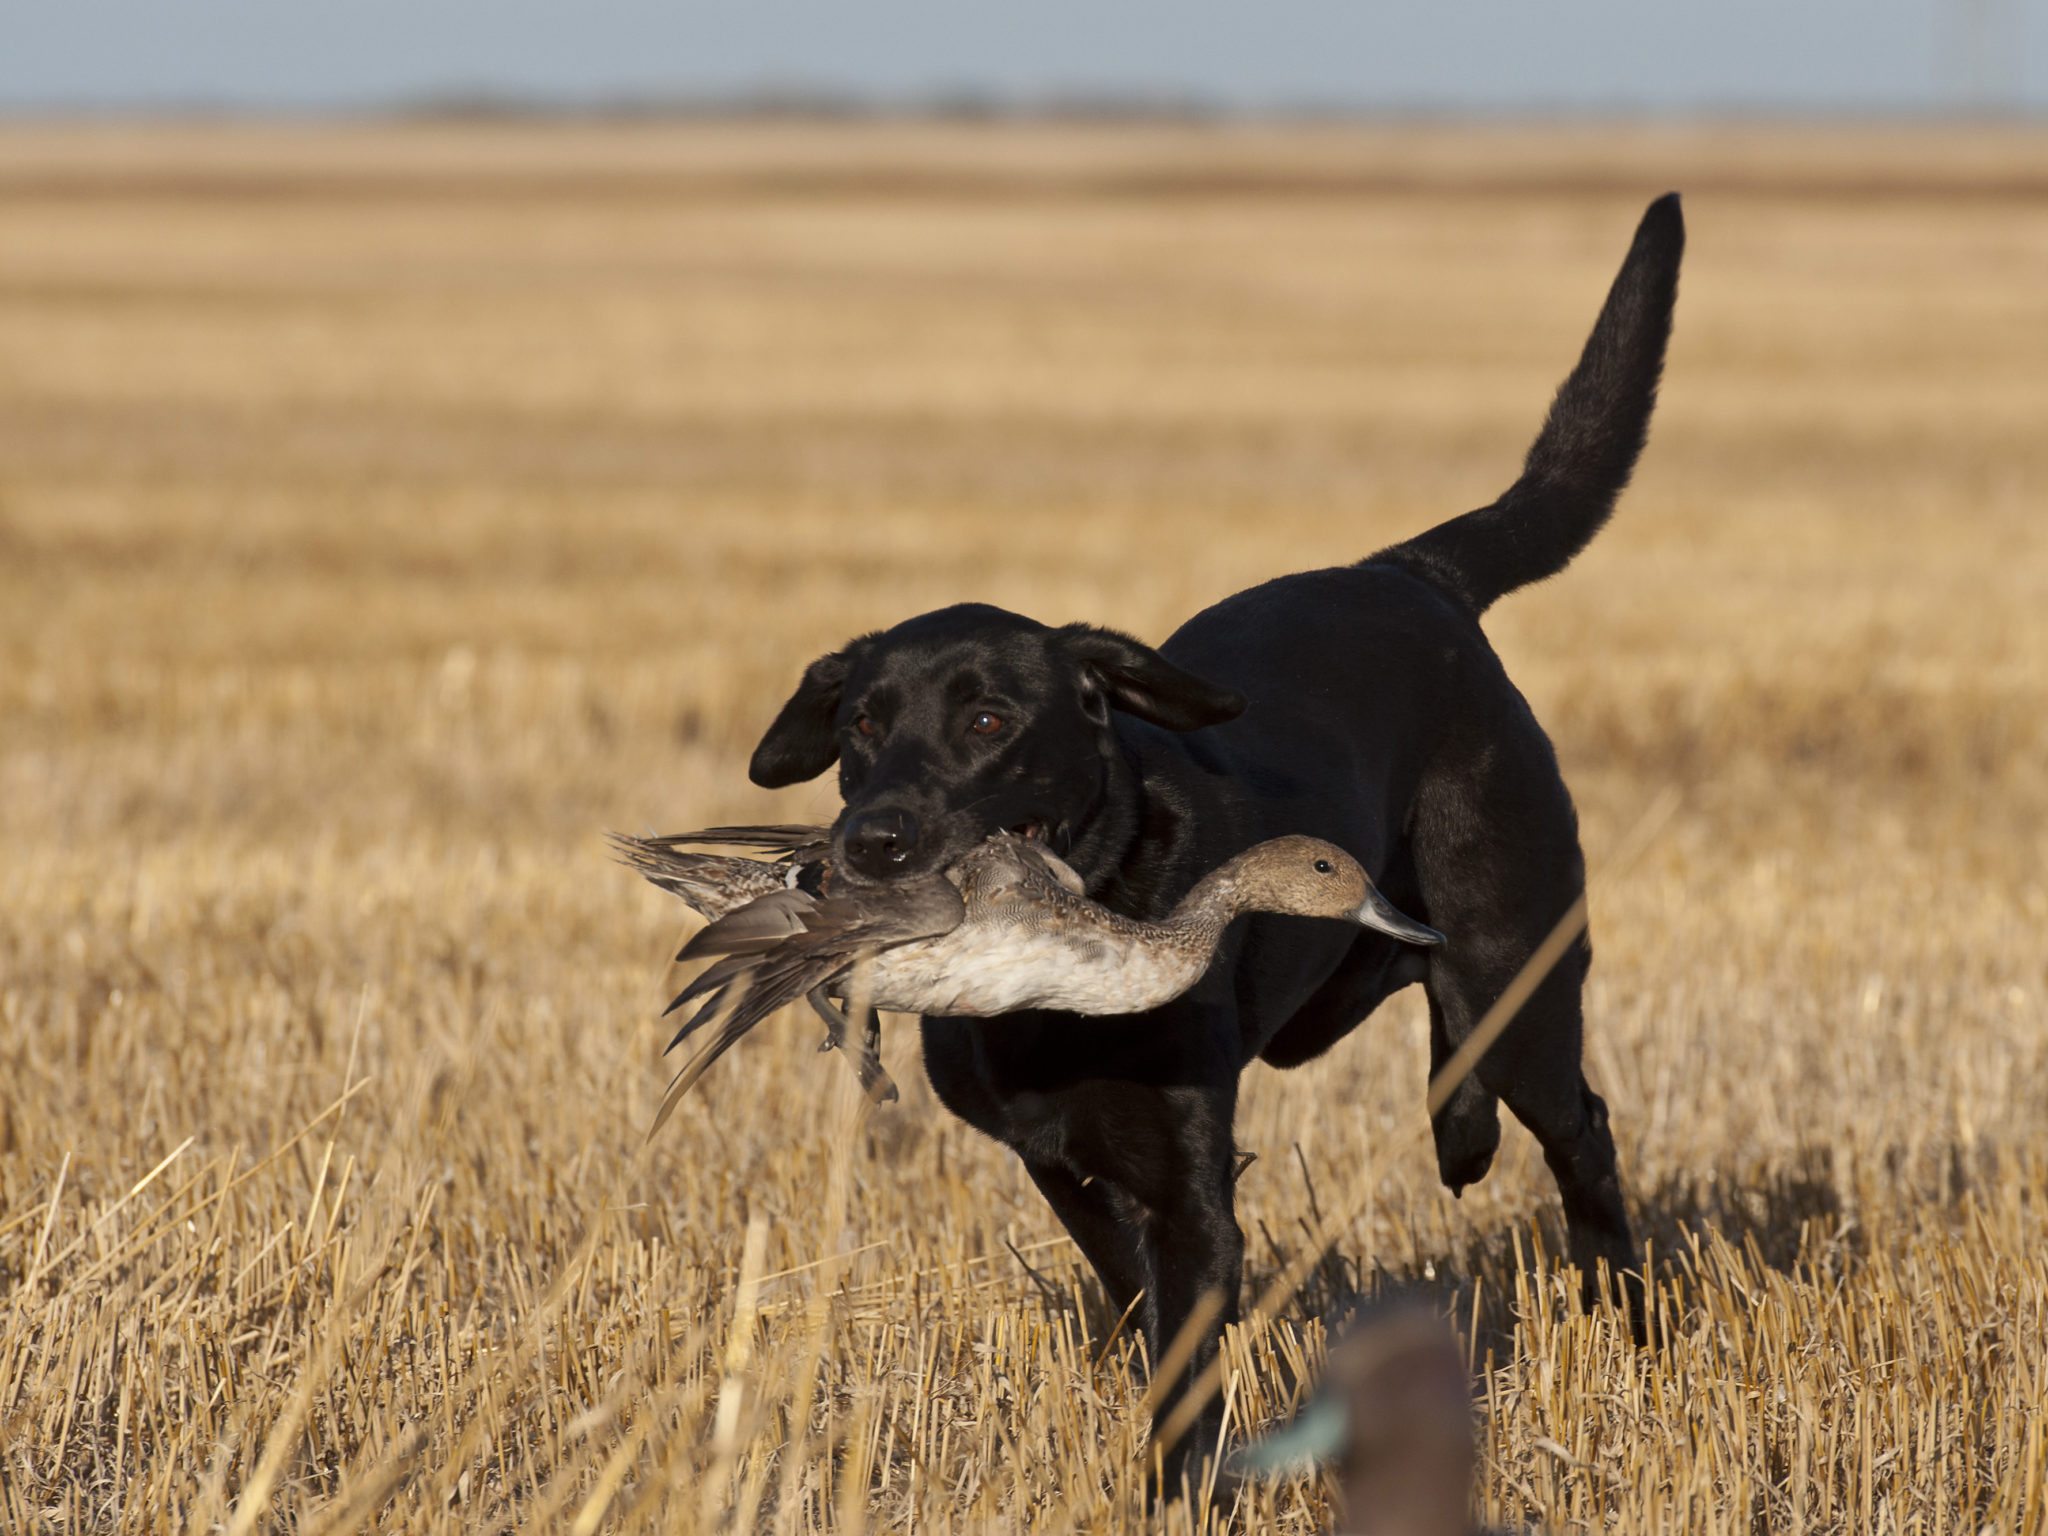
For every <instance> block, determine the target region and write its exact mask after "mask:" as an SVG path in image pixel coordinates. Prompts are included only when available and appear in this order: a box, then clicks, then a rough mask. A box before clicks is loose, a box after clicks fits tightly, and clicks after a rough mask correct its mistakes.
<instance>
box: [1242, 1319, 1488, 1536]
mask: <svg viewBox="0 0 2048 1536" xmlns="http://www.w3.org/2000/svg"><path fill="white" fill-rule="evenodd" d="M1234 1461H1235V1465H1236V1467H1237V1469H1238V1470H1240V1471H1244V1472H1250V1473H1260V1472H1275V1471H1290V1470H1298V1469H1300V1468H1302V1467H1304V1466H1306V1465H1308V1464H1311V1463H1319V1464H1322V1465H1325V1466H1328V1467H1330V1468H1331V1469H1332V1470H1333V1471H1334V1472H1335V1473H1336V1475H1337V1477H1338V1479H1339V1483H1340V1488H1341V1494H1340V1497H1341V1500H1342V1502H1341V1506H1340V1511H1339V1516H1338V1523H1337V1530H1338V1531H1339V1532H1342V1533H1345V1536H1472V1533H1473V1532H1475V1531H1476V1530H1477V1529H1478V1527H1477V1526H1476V1525H1475V1524H1474V1522H1473V1518H1472V1479H1473V1473H1474V1471H1475V1469H1476V1467H1477V1463H1478V1448H1477V1444H1476V1441H1475V1438H1474V1434H1473V1428H1472V1387H1471V1379H1470V1377H1469V1376H1468V1374H1467V1373H1466V1369H1465V1361H1464V1357H1463V1356H1462V1355H1461V1354H1460V1352H1459V1349H1458V1340H1457V1336H1456V1335H1455V1334H1454V1333H1453V1332H1452V1331H1451V1329H1450V1328H1449V1326H1447V1325H1446V1324H1445V1322H1444V1320H1443V1319H1442V1318H1440V1317H1438V1316H1437V1315H1436V1314H1435V1313H1434V1312H1433V1311H1430V1310H1429V1309H1428V1308H1426V1307H1425V1306H1423V1305H1422V1304H1421V1303H1419V1302H1406V1301H1403V1302H1391V1303H1384V1304H1382V1305H1380V1306H1378V1307H1374V1308H1371V1309H1368V1310H1367V1311H1366V1312H1364V1313H1362V1314H1361V1315H1360V1317H1359V1318H1358V1319H1357V1321H1356V1322H1354V1323H1353V1324H1352V1326H1351V1327H1350V1328H1349V1329H1347V1330H1346V1332H1345V1334H1344V1336H1343V1338H1342V1339H1340V1340H1339V1341H1338V1342H1337V1344H1336V1345H1335V1346H1333V1347H1332V1349H1331V1350H1330V1364H1329V1369H1328V1371H1327V1372H1326V1373H1325V1375H1324V1377H1323V1381H1322V1384H1321V1386H1319V1387H1318V1388H1317V1389H1316V1395H1315V1396H1314V1398H1312V1399H1311V1400H1310V1401H1309V1403H1308V1405H1307V1406H1306V1407H1304V1408H1303V1409H1302V1410H1301V1412H1300V1413H1299V1414H1297V1415H1296V1416H1295V1418H1294V1421H1293V1422H1292V1423H1291V1424H1288V1425H1287V1426H1286V1427H1285V1428H1282V1429H1279V1430H1276V1431H1275V1432H1274V1433H1272V1434H1271V1435H1268V1436H1267V1437H1266V1438H1265V1439H1263V1440H1259V1441H1256V1442H1254V1443H1253V1444H1251V1445H1249V1446H1246V1447H1245V1448H1244V1449H1243V1450H1242V1451H1240V1452H1239V1453H1238V1454H1237V1456H1236V1457H1235V1458H1234Z"/></svg>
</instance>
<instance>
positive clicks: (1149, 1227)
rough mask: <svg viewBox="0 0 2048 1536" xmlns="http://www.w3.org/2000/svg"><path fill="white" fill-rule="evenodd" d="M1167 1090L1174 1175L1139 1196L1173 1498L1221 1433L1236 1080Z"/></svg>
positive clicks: (1234, 1276) (1232, 1267)
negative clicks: (1213, 1373) (1218, 1366)
mask: <svg viewBox="0 0 2048 1536" xmlns="http://www.w3.org/2000/svg"><path fill="white" fill-rule="evenodd" d="M1168 1092H1169V1094H1170V1095H1171V1096H1172V1097H1174V1098H1176V1099H1180V1100H1183V1101H1184V1102H1183V1103H1182V1104H1181V1105H1179V1106H1178V1107H1179V1108H1180V1110H1181V1113H1180V1114H1178V1115H1176V1117H1175V1119H1176V1121H1177V1124H1176V1126H1175V1130H1176V1135H1175V1142H1176V1147H1175V1151H1176V1153H1177V1156H1176V1157H1175V1158H1174V1159H1173V1162H1174V1164H1175V1165H1176V1168H1175V1175H1174V1177H1173V1178H1172V1179H1171V1181H1170V1183H1169V1185H1168V1186H1167V1187H1165V1188H1158V1189H1153V1190H1149V1191H1147V1192H1146V1193H1147V1194H1148V1195H1149V1196H1150V1197H1151V1198H1149V1199H1148V1200H1147V1202H1146V1203H1147V1205H1148V1206H1149V1207H1150V1210H1151V1215H1150V1217H1149V1219H1148V1220H1147V1221H1146V1223H1145V1227H1144V1243H1145V1258H1146V1267H1147V1269H1148V1270H1149V1272H1150V1275H1151V1281H1152V1286H1151V1295H1150V1296H1149V1297H1148V1298H1147V1300H1148V1305H1147V1307H1146V1309H1145V1310H1146V1325H1147V1326H1146V1344H1147V1347H1148V1348H1149V1350H1150V1351H1151V1355H1152V1362H1153V1370H1154V1372H1155V1373H1156V1374H1155V1377H1154V1383H1153V1386H1154V1392H1155V1394H1156V1401H1157V1402H1158V1404H1159V1406H1158V1409H1157V1410H1156V1412H1155V1413H1154V1415H1153V1421H1152V1432H1153V1436H1154V1444H1155V1446H1156V1447H1157V1449H1158V1451H1159V1454H1160V1471H1161V1483H1160V1487H1159V1492H1160V1493H1161V1494H1163V1495H1164V1496H1166V1497H1168V1498H1175V1497H1178V1496H1180V1495H1181V1494H1182V1492H1183V1491H1191V1490H1197V1489H1199V1488H1200V1486H1201V1484H1202V1482H1203V1480H1204V1479H1205V1477H1206V1475H1207V1472H1206V1469H1207V1465H1208V1462H1209V1460H1210V1458H1212V1457H1213V1456H1215V1455H1216V1453H1217V1448H1218V1445H1217V1443H1218V1441H1219V1440H1220V1438H1221V1436H1222V1430H1223V1393H1222V1390H1221V1387H1222V1383H1221V1382H1220V1381H1218V1380H1214V1379H1211V1377H1210V1367H1211V1366H1212V1365H1213V1364H1214V1363H1215V1361H1216V1358H1217V1354H1218V1351H1219V1349H1220V1348H1221V1344H1222V1338H1223V1330H1224V1328H1225V1327H1227V1326H1228V1325H1229V1324H1231V1323H1234V1322H1236V1321H1237V1317H1238V1291H1239V1288H1240V1286H1241V1285H1242V1283H1243V1277H1244V1234H1243V1232H1242V1231H1241V1230H1240V1229H1239V1227H1238V1224H1237V1212H1236V1209H1235V1193H1236V1182H1237V1180H1236V1169H1237V1156H1236V1144H1235V1141H1234V1140H1233V1137H1232V1134H1231V1116H1232V1112H1233V1110H1234V1108H1235V1100H1236V1092H1235V1085H1234V1084H1233V1085H1231V1086H1230V1087H1228V1088H1222V1087H1219V1088H1214V1089H1202V1088H1176V1089H1172V1090H1168ZM1183 1357H1184V1360H1185V1363H1182V1364H1179V1365H1178V1368H1177V1369H1176V1368H1175V1367H1176V1363H1177V1362H1180V1361H1181V1360H1182V1359H1183ZM1191 1394H1192V1396H1191Z"/></svg>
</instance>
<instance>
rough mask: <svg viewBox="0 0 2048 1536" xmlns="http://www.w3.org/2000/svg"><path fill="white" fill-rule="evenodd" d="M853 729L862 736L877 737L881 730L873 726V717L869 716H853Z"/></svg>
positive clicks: (877, 726) (875, 725)
mask: <svg viewBox="0 0 2048 1536" xmlns="http://www.w3.org/2000/svg"><path fill="white" fill-rule="evenodd" d="M853 728H854V729H855V730H856V731H859V732H860V733H861V735H863V736H879V735H881V734H882V728H881V727H880V726H879V725H877V724H875V722H874V719H873V717H872V716H869V715H856V716H854V719H853Z"/></svg>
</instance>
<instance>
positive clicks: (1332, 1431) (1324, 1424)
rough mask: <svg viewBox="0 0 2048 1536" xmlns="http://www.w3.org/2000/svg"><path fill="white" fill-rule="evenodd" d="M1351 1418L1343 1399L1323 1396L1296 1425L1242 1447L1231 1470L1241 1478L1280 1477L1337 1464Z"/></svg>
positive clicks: (1297, 1418) (1312, 1402)
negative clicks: (1328, 1463) (1325, 1464)
mask: <svg viewBox="0 0 2048 1536" xmlns="http://www.w3.org/2000/svg"><path fill="white" fill-rule="evenodd" d="M1350 1417H1351V1416H1350V1414H1348V1413H1347V1412H1346V1411H1345V1408H1344V1403H1343V1400H1342V1399H1341V1398H1337V1397H1333V1396H1330V1395H1328V1394H1319V1395H1317V1396H1315V1397H1313V1398H1311V1399H1309V1403H1308V1406H1307V1407H1305V1408H1303V1409H1302V1410H1301V1412H1300V1413H1298V1414H1297V1415H1295V1417H1294V1420H1293V1422H1292V1423H1289V1424H1283V1425H1282V1426H1281V1427H1280V1428H1278V1429H1276V1430H1274V1431H1273V1432H1272V1433H1271V1434H1269V1435H1267V1436H1265V1437H1264V1438H1263V1439H1260V1440H1254V1441H1252V1443H1251V1444H1249V1445H1245V1446H1240V1447H1239V1448H1238V1450H1237V1451H1236V1452H1235V1453H1234V1454H1233V1455H1232V1456H1231V1458H1230V1470H1231V1471H1233V1472H1235V1473H1237V1474H1238V1475H1239V1476H1241V1477H1279V1476H1285V1475H1287V1474H1288V1473H1293V1472H1306V1471H1308V1470H1310V1469H1311V1468H1313V1467H1315V1466H1318V1465H1320V1464H1322V1463H1324V1462H1328V1461H1331V1460H1334V1459H1335V1457H1336V1455H1337V1453H1338V1452H1339V1451H1341V1450H1343V1449H1344V1440H1345V1437H1346V1435H1347V1434H1348V1433H1349V1432H1350V1423H1349V1420H1350Z"/></svg>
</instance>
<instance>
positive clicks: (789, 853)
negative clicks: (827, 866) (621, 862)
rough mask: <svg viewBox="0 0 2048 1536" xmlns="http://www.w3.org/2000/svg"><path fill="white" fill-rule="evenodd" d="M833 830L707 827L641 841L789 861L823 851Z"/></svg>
mask: <svg viewBox="0 0 2048 1536" xmlns="http://www.w3.org/2000/svg"><path fill="white" fill-rule="evenodd" d="M831 836H832V829H831V828H829V827H814V826H804V825H800V824H798V823H795V822H789V823H784V824H780V825H773V826H758V827H705V828H703V829H701V830H700V831H696V832H671V833H668V834H667V835H666V836H663V837H649V838H640V839H636V841H639V842H644V843H646V844H647V845H649V846H650V847H654V848H659V849H662V850H664V851H668V852H673V851H674V850H675V849H678V848H759V849H761V850H763V851H764V852H767V853H775V854H780V855H782V856H783V857H785V858H790V857H794V856H795V855H797V854H801V853H810V852H813V851H818V850H822V849H823V848H824V847H825V845H826V844H827V843H828V842H829V841H830V840H831Z"/></svg>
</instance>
